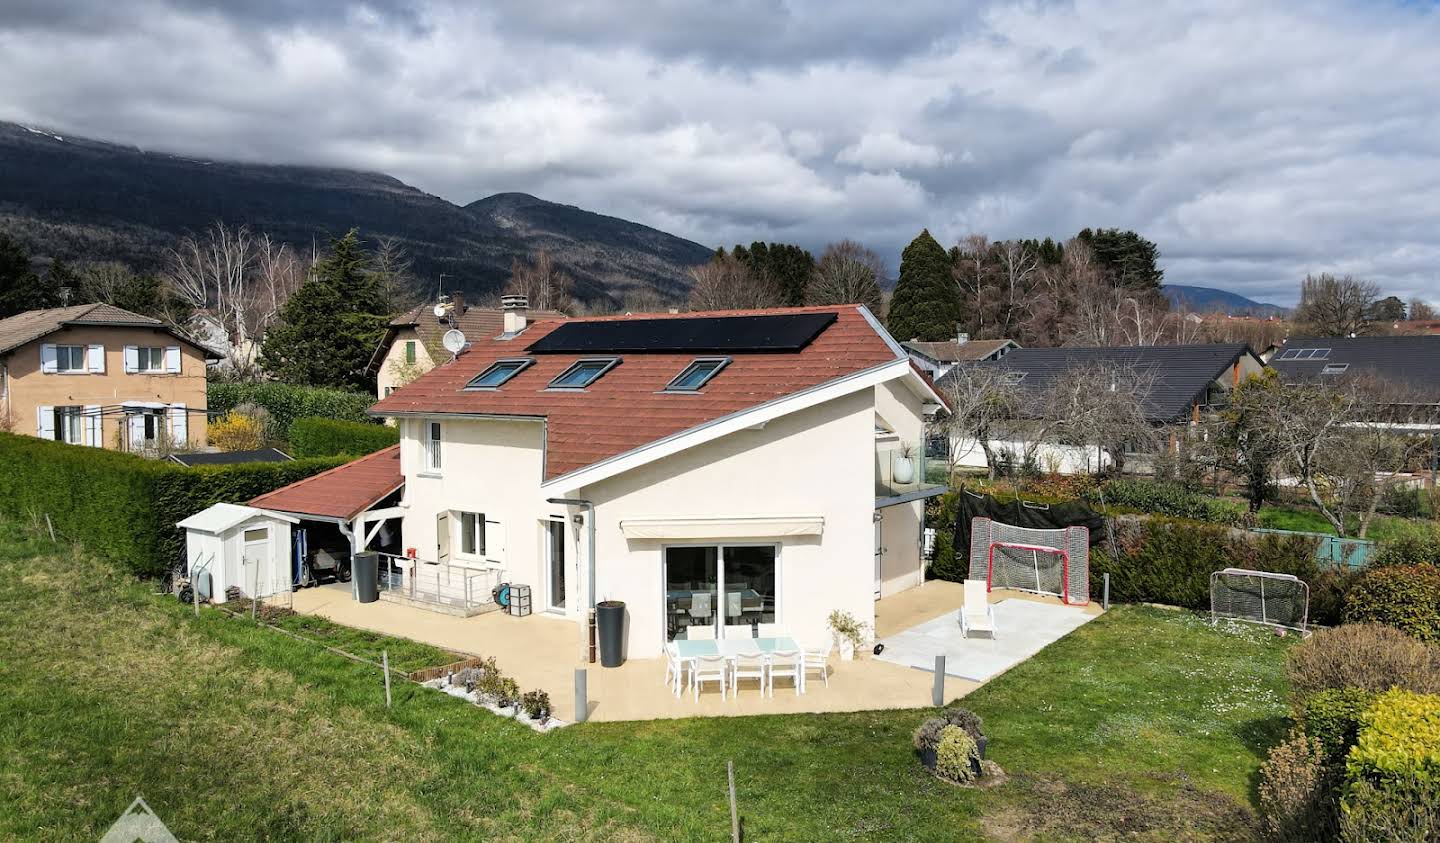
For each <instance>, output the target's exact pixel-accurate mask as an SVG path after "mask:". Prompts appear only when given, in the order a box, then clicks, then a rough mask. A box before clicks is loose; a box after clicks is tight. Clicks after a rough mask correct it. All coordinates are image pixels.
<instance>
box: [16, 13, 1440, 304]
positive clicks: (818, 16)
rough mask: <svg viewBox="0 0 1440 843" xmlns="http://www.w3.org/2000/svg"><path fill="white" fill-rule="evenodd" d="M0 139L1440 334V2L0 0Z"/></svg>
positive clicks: (712, 240)
mask: <svg viewBox="0 0 1440 843" xmlns="http://www.w3.org/2000/svg"><path fill="white" fill-rule="evenodd" d="M1201 6H1203V7H1204V8H1203V9H1202V8H1198V7H1201ZM0 117H3V118H5V119H11V120H17V121H20V122H25V123H29V124H40V125H44V126H48V127H53V128H55V129H59V130H63V131H67V132H71V133H75V134H82V135H91V136H96V137H102V138H108V139H112V140H116V141H121V142H125V143H133V144H137V145H139V146H142V147H145V148H148V149H160V150H167V151H175V152H180V153H185V154H192V155H203V156H208V157H216V158H222V157H223V158H238V159H244V160H254V161H269V162H287V163H322V164H332V165H341V166H350V167H358V168H365V169H379V170H383V171H385V172H388V173H391V174H393V175H395V176H397V177H399V178H401V179H403V180H405V181H407V182H409V183H411V184H414V185H416V186H418V187H420V188H422V189H424V190H427V191H429V192H431V193H435V194H438V195H440V196H443V197H445V198H447V199H450V200H452V201H455V202H458V203H465V202H469V201H472V200H474V199H477V198H480V197H481V196H485V195H488V194H490V193H494V192H498V191H502V190H519V191H525V192H527V193H533V194H536V195H538V196H541V197H543V198H546V199H550V200H554V201H559V202H566V203H572V204H576V205H580V206H582V207H585V208H589V209H592V210H596V211H602V212H605V213H609V214H614V215H617V216H622V217H626V218H629V219H633V220H636V221H639V222H643V223H646V224H649V225H653V226H656V227H658V228H662V229H665V230H667V231H670V232H673V233H675V234H679V235H682V236H685V237H689V238H692V239H695V240H698V241H700V242H702V243H706V244H712V245H713V244H720V243H733V242H736V241H747V242H748V241H749V240H752V239H757V238H765V239H771V240H783V241H789V242H798V243H801V244H804V245H806V246H808V247H811V248H817V249H818V248H819V247H821V246H823V245H824V243H826V242H827V241H829V240H833V239H838V238H840V237H847V236H848V237H851V238H855V239H859V240H861V241H863V242H865V243H867V244H868V245H871V246H872V247H874V248H875V249H876V250H877V251H880V252H881V253H882V254H883V255H884V256H885V257H886V258H887V260H889V261H890V264H891V268H892V271H893V269H894V267H895V265H896V263H897V262H898V256H899V250H900V249H901V248H902V247H903V245H904V244H905V243H906V242H908V241H909V239H910V238H911V237H913V236H914V235H915V234H916V233H917V232H918V231H919V229H920V228H922V227H924V226H928V227H929V228H930V230H931V231H932V232H934V233H935V234H936V236H937V237H939V238H940V240H941V242H942V243H945V244H947V245H949V244H950V243H953V242H954V241H956V240H957V239H958V238H960V237H961V236H963V235H965V234H967V233H970V232H983V233H985V234H988V235H990V236H991V237H992V238H1008V237H1027V236H1045V235H1047V234H1048V235H1054V236H1062V237H1063V236H1068V235H1070V234H1073V233H1074V232H1075V231H1077V230H1078V229H1080V228H1081V227H1084V226H1087V225H1089V226H1119V227H1125V228H1134V229H1136V230H1138V231H1140V232H1142V233H1143V234H1145V235H1146V236H1147V237H1149V238H1151V239H1152V240H1155V241H1156V242H1157V243H1158V244H1159V245H1160V249H1161V252H1162V254H1163V257H1164V262H1165V268H1166V277H1167V280H1168V281H1170V282H1172V283H1185V284H1200V285H1208V286H1219V287H1226V288H1229V289H1232V290H1235V291H1237V292H1241V293H1244V294H1246V295H1251V296H1253V297H1258V298H1262V299H1267V300H1272V301H1277V302H1280V303H1289V302H1291V301H1293V299H1294V297H1295V291H1296V287H1297V286H1298V279H1299V278H1300V277H1302V276H1303V275H1305V273H1306V272H1318V271H1332V272H1337V273H1354V274H1357V275H1363V276H1366V277H1369V278H1372V279H1374V280H1376V281H1378V282H1380V283H1381V284H1382V285H1383V286H1384V287H1385V288H1386V290H1387V292H1394V293H1396V294H1399V295H1401V296H1402V297H1408V296H1410V295H1422V296H1426V297H1428V298H1430V299H1431V300H1437V301H1440V12H1437V10H1436V8H1435V6H1434V5H1431V4H1427V3H1406V2H1398V0H1397V2H1394V3H1390V2H1380V0H1375V1H1374V2H1365V3H1362V2H1349V3H1346V2H1330V0H1308V2H1305V3H1298V2H1297V3H1293V4H1285V5H1281V4H1269V3H1264V2H1259V0H1239V1H1238V2H1229V0H1219V2H1206V3H1194V2H1188V1H1187V2H1166V0H1116V2H1089V0H1076V2H1070V3H1063V2H1055V3H1051V2H1028V3H1024V4H1020V5H1012V4H976V5H969V6H966V5H962V4H961V3H959V2H946V0H933V1H932V0H919V1H918V2H888V3H886V2H873V0H859V2H851V0H814V1H813V2H812V0H732V2H728V3H710V2H703V3H702V2H690V3H682V2H674V0H648V2H647V1H646V0H636V2H596V1H595V0H542V2H536V1H535V0H528V2H521V0H491V2H487V3H483V4H477V3H453V4H451V3H446V2H424V0H416V2H392V0H377V2H374V3H369V4H365V5H354V4H349V3H344V2H340V0H252V1H251V2H235V3H227V2H223V0H193V2H184V0H129V2H125V3H115V2H113V0H72V2H63V1H62V2H57V1H56V0H0Z"/></svg>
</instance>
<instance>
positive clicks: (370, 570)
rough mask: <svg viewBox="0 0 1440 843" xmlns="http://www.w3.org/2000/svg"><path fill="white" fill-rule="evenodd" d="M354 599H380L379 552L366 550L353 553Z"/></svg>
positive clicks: (371, 600) (366, 600)
mask: <svg viewBox="0 0 1440 843" xmlns="http://www.w3.org/2000/svg"><path fill="white" fill-rule="evenodd" d="M353 573H354V575H355V599H356V600H359V601H360V602H361V603H374V602H375V601H376V600H379V599H380V554H378V553H372V552H369V551H366V552H365V553H357V554H355V565H354V569H353Z"/></svg>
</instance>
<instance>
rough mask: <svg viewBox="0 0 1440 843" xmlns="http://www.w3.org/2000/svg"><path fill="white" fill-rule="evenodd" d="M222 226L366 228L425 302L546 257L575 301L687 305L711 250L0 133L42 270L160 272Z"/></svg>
mask: <svg viewBox="0 0 1440 843" xmlns="http://www.w3.org/2000/svg"><path fill="white" fill-rule="evenodd" d="M216 220H221V221H224V222H225V223H227V224H232V225H239V224H248V225H249V226H250V227H251V228H252V229H253V230H256V231H257V232H265V233H267V234H269V235H270V236H272V237H274V238H276V239H279V240H281V241H283V242H287V243H290V244H292V245H294V246H295V247H296V248H297V249H299V250H302V251H305V252H308V251H309V250H310V249H311V247H312V244H315V243H320V244H322V245H323V244H324V243H325V242H326V241H327V240H328V239H329V238H330V237H332V236H338V235H341V234H344V233H345V232H346V231H347V230H349V229H350V228H352V227H354V228H359V229H360V233H361V237H362V238H374V237H379V236H388V237H393V238H395V239H396V240H398V241H399V242H400V243H401V244H402V245H403V246H404V247H405V248H406V250H407V251H408V252H409V254H410V256H411V258H412V259H413V261H414V272H415V275H416V276H417V280H418V283H419V284H420V285H421V286H423V287H425V288H426V289H425V292H427V293H428V292H433V291H434V290H435V285H436V283H437V280H438V277H439V275H440V273H444V275H445V282H444V286H445V288H446V289H447V290H457V289H458V290H463V291H464V292H466V293H469V294H472V295H476V294H478V295H481V296H484V295H487V294H492V293H496V292H498V291H499V290H500V288H501V287H502V286H503V285H504V283H505V279H506V278H507V277H508V276H509V274H510V265H511V261H512V260H514V259H515V258H517V257H525V256H527V255H529V254H531V253H533V252H534V251H536V250H537V249H541V248H543V249H545V250H547V251H548V252H549V253H550V255H551V256H552V257H553V258H554V259H555V261H556V262H557V263H558V264H560V265H561V266H562V267H564V268H565V269H566V270H567V271H569V272H570V274H571V275H572V276H573V277H574V278H575V281H576V295H577V297H578V298H581V299H583V300H586V301H589V302H592V303H598V302H602V301H606V300H608V301H609V302H610V303H611V304H620V303H621V302H623V301H624V300H625V299H626V298H627V297H629V296H631V295H634V294H636V293H642V294H647V295H650V294H659V295H660V296H661V297H663V298H664V299H678V298H682V297H683V296H684V295H685V293H686V291H687V290H688V289H689V278H688V277H687V275H686V271H687V269H688V268H689V267H691V266H694V265H696V264H699V263H704V262H705V261H706V260H708V259H709V258H710V255H711V253H712V251H713V250H712V249H711V248H710V247H707V246H703V245H701V244H699V243H695V242H693V241H690V240H686V239H684V238H681V237H676V236H674V235H671V234H667V233H665V232H663V231H659V230H656V229H654V228H649V227H647V226H643V225H640V224H638V223H633V222H629V221H627V220H623V219H619V218H617V217H611V216H606V215H603V214H597V213H593V212H591V211H586V210H584V209H581V208H577V207H574V206H571V205H561V204H557V203H555V202H547V201H544V200H542V199H537V198H536V197H534V196H530V195H527V194H524V193H498V194H495V195H494V196H488V197H486V198H484V199H480V200H478V201H475V202H472V203H470V204H468V205H464V206H461V205H456V204H454V203H451V202H448V201H446V200H445V199H442V198H440V197H438V196H432V195H431V194H428V193H425V192H424V191H421V190H419V189H417V188H414V187H411V186H410V185H407V184H405V183H404V182H401V181H400V180H398V179H395V178H392V177H390V176H387V175H384V174H381V173H372V172H360V171H355V170H345V169H336V168H325V167H299V166H279V165H265V164H246V163H237V162H229V161H211V160H204V159H196V158H187V157H184V156H179V155H171V154H166V153H160V152H147V151H144V150H141V149H137V148H135V147H130V146H121V145H118V144H112V143H107V142H103V141H96V140H90V139H86V138H77V137H70V136H64V135H60V134H57V133H54V132H50V131H45V130H41V129H36V128H31V127H27V126H22V125H19V124H16V123H6V122H0V228H3V229H5V230H6V231H9V232H10V233H11V234H12V235H14V236H17V237H18V238H19V239H20V240H22V241H23V242H25V243H26V245H27V246H29V248H30V249H31V252H32V254H34V255H35V256H36V257H37V258H40V259H41V260H45V259H54V258H61V259H65V260H71V261H79V260H120V261H123V262H125V263H128V264H130V265H131V266H132V267H133V268H135V269H137V270H140V271H147V270H153V269H155V268H157V267H158V266H159V265H160V264H161V263H162V262H163V259H164V254H165V250H166V249H167V248H168V247H170V246H171V245H173V244H174V243H175V242H176V240H177V239H178V238H180V237H181V236H183V235H184V234H186V233H199V232H201V231H202V230H203V229H205V228H206V227H207V226H209V225H210V224H211V223H212V222H214V221H216Z"/></svg>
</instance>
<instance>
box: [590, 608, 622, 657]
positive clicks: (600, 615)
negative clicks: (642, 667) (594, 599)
mask: <svg viewBox="0 0 1440 843" xmlns="http://www.w3.org/2000/svg"><path fill="white" fill-rule="evenodd" d="M595 634H596V637H598V638H599V639H600V666H601V667H619V666H620V665H622V664H624V663H625V653H624V643H625V602H624V601H623V600H605V601H602V602H600V603H597V604H595Z"/></svg>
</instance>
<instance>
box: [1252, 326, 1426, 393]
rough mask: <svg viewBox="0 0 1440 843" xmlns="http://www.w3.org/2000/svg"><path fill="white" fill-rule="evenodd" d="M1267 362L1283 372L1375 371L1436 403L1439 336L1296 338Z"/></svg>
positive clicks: (1314, 374) (1331, 373)
mask: <svg viewBox="0 0 1440 843" xmlns="http://www.w3.org/2000/svg"><path fill="white" fill-rule="evenodd" d="M1270 365H1271V366H1273V367H1274V368H1275V371H1277V372H1279V373H1280V375H1281V376H1282V377H1321V376H1325V377H1333V376H1340V375H1346V376H1354V375H1361V374H1363V375H1370V376H1374V377H1379V378H1383V379H1384V380H1387V381H1390V382H1392V383H1395V384H1397V385H1399V386H1401V387H1402V388H1405V389H1409V390H1411V391H1414V392H1416V393H1418V397H1420V398H1421V399H1422V400H1425V399H1428V400H1429V401H1430V402H1433V403H1440V336H1430V335H1428V334H1413V335H1406V336H1384V337H1318V338H1313V339H1312V338H1294V339H1290V340H1288V341H1287V342H1286V343H1285V345H1284V346H1282V347H1281V348H1280V350H1279V352H1278V353H1277V354H1276V355H1275V356H1274V357H1273V358H1271V360H1270Z"/></svg>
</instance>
